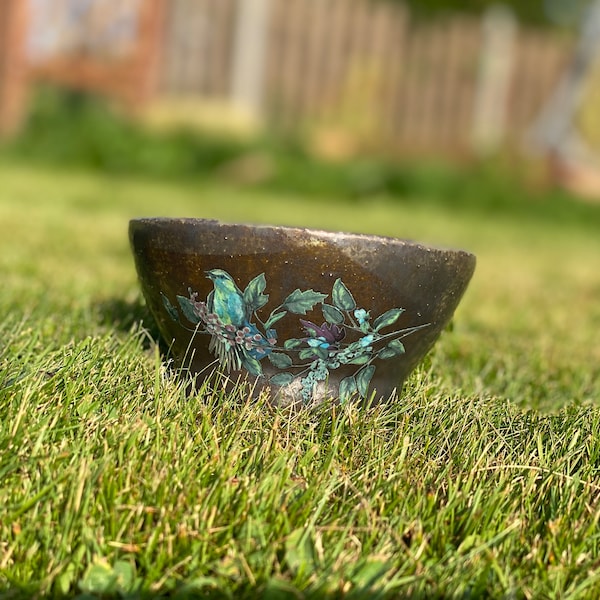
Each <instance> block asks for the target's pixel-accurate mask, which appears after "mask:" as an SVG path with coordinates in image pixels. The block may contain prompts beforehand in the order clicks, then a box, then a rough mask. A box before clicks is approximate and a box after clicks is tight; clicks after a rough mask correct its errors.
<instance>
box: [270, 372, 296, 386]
mask: <svg viewBox="0 0 600 600" xmlns="http://www.w3.org/2000/svg"><path fill="white" fill-rule="evenodd" d="M292 381H294V376H293V375H292V374H291V373H278V374H277V375H273V377H271V379H269V383H272V384H273V385H289V384H290V383H292Z"/></svg>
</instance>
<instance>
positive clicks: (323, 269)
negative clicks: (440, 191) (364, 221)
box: [129, 219, 475, 403]
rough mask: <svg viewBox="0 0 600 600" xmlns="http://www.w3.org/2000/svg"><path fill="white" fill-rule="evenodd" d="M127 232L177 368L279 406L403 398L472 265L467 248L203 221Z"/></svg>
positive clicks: (153, 223)
mask: <svg viewBox="0 0 600 600" xmlns="http://www.w3.org/2000/svg"><path fill="white" fill-rule="evenodd" d="M129 234H130V242H131V247H132V251H133V255H134V260H135V265H136V269H137V272H138V276H139V280H140V283H141V288H142V292H143V295H144V297H145V299H146V302H147V304H148V306H149V309H150V311H151V313H152V315H153V316H154V317H155V319H156V321H157V324H158V327H159V329H160V332H161V335H162V336H163V339H164V341H165V343H166V344H167V345H168V346H169V347H170V348H171V352H172V354H173V356H174V358H175V360H176V361H177V362H178V364H179V366H181V367H183V368H185V369H189V370H190V371H191V372H192V373H194V374H200V376H201V375H202V374H206V375H208V374H209V373H210V372H211V371H212V367H217V368H219V369H220V370H221V371H225V372H227V373H228V374H229V376H230V378H231V379H237V378H239V377H244V378H249V379H250V380H252V381H255V382H256V384H257V388H256V389H257V390H261V389H264V388H268V389H269V390H270V391H271V394H272V397H273V398H274V399H275V400H276V401H278V402H281V403H290V402H303V403H312V402H317V401H320V400H322V399H323V397H325V396H329V395H333V396H341V397H342V398H343V397H345V396H358V397H363V398H365V397H368V396H370V395H371V393H372V392H373V391H375V394H376V396H377V397H380V398H381V397H383V398H386V397H388V396H390V395H391V394H392V393H393V392H394V390H397V391H399V390H400V389H401V386H402V383H403V381H404V380H405V379H406V377H407V376H408V374H409V373H410V372H411V371H412V370H413V369H414V368H415V366H416V365H417V364H418V363H419V362H420V361H421V360H422V358H423V357H424V356H425V354H426V353H427V352H428V351H429V350H430V349H431V347H432V346H433V344H434V343H435V341H436V340H437V338H438V337H439V335H440V333H441V331H442V330H443V328H444V327H445V326H446V325H447V324H448V322H449V321H450V319H451V317H452V315H453V313H454V311H455V309H456V307H457V305H458V303H459V301H460V299H461V297H462V295H463V293H464V291H465V289H466V287H467V285H468V283H469V280H470V279H471V276H472V274H473V271H474V268H475V257H474V256H473V255H472V254H470V253H468V252H464V251H460V250H443V249H436V248H430V247H427V246H423V245H420V244H416V243H413V242H405V241H400V240H395V239H392V238H382V237H375V236H366V235H352V234H344V233H329V232H321V231H311V230H304V229H294V228H284V227H266V226H256V227H254V226H249V225H228V224H223V223H219V222H217V221H210V220H202V219H137V220H133V221H131V223H130V229H129Z"/></svg>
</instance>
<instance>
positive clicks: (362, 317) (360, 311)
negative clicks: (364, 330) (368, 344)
mask: <svg viewBox="0 0 600 600" xmlns="http://www.w3.org/2000/svg"><path fill="white" fill-rule="evenodd" d="M354 316H355V317H356V320H357V321H358V324H359V325H362V324H363V323H366V322H367V321H368V320H369V319H370V317H371V315H370V314H369V313H368V312H367V311H366V310H365V309H364V308H357V309H356V310H355V311H354Z"/></svg>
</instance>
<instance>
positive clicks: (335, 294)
mask: <svg viewBox="0 0 600 600" xmlns="http://www.w3.org/2000/svg"><path fill="white" fill-rule="evenodd" d="M331 297H332V299H333V303H334V304H335V306H336V307H337V308H339V309H340V310H354V309H355V308H356V302H355V300H354V297H353V296H352V294H351V293H350V290H349V289H348V288H347V287H346V286H345V285H344V282H343V281H342V280H341V279H339V278H338V279H336V280H335V283H334V284H333V290H332V292H331Z"/></svg>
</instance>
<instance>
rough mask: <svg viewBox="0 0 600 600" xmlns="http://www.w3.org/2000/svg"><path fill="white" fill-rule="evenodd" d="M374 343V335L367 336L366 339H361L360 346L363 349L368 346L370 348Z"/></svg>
mask: <svg viewBox="0 0 600 600" xmlns="http://www.w3.org/2000/svg"><path fill="white" fill-rule="evenodd" d="M372 343H373V336H372V335H365V336H364V337H361V338H360V340H359V344H360V345H361V346H362V347H363V348H366V347H367V346H370V345H371V344H372Z"/></svg>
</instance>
